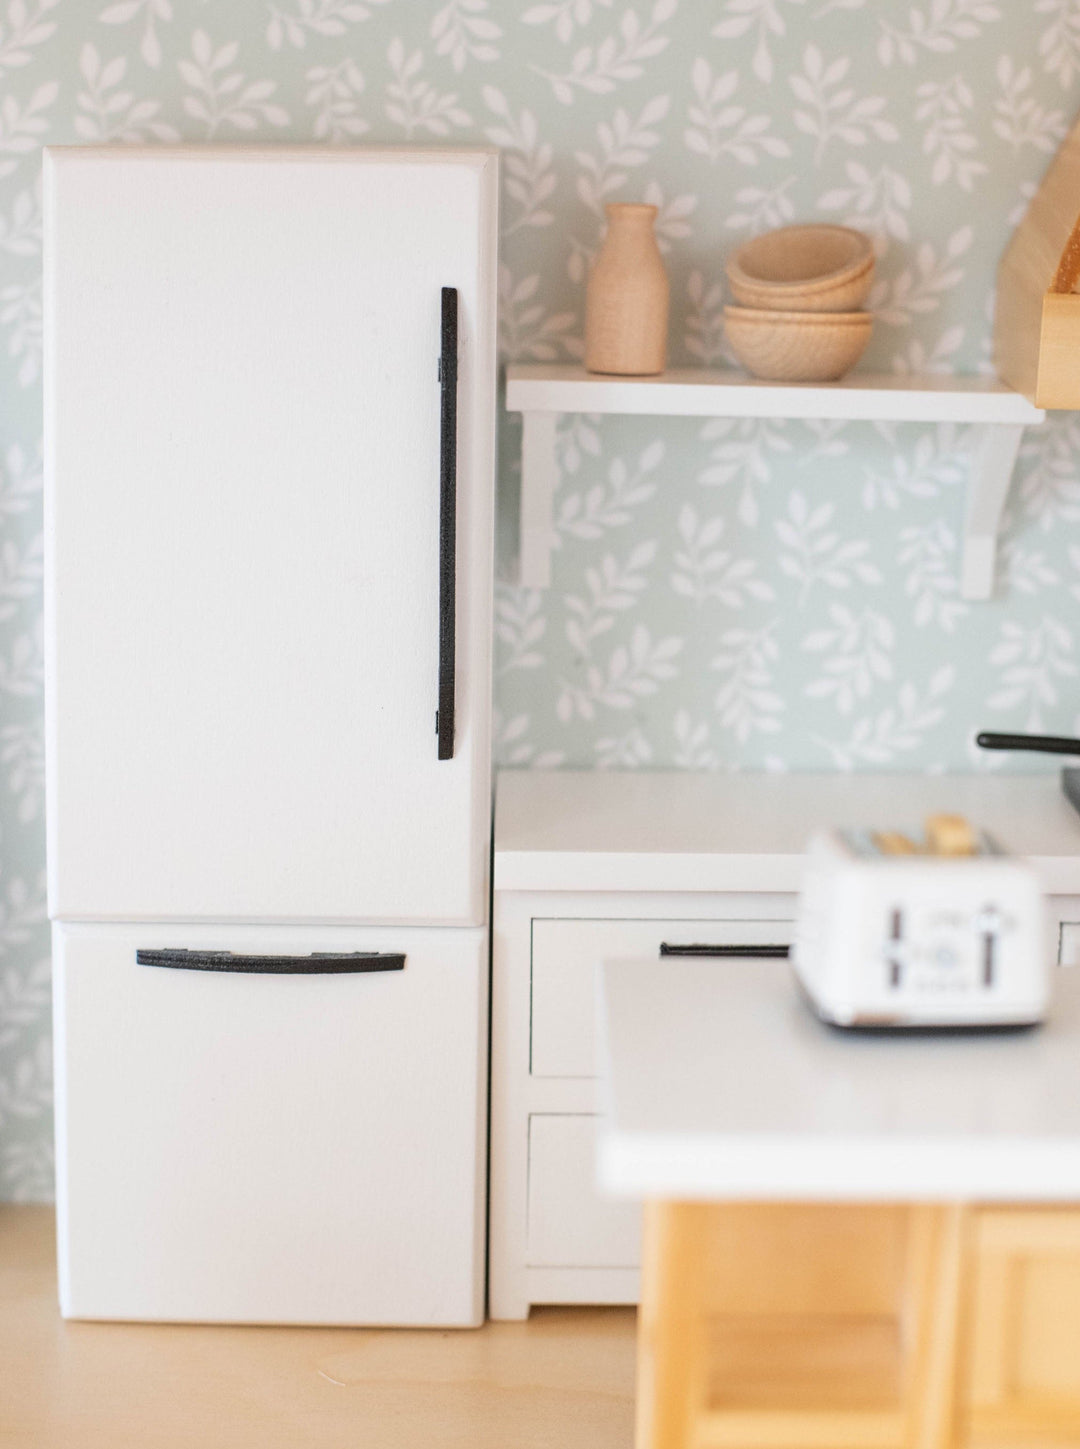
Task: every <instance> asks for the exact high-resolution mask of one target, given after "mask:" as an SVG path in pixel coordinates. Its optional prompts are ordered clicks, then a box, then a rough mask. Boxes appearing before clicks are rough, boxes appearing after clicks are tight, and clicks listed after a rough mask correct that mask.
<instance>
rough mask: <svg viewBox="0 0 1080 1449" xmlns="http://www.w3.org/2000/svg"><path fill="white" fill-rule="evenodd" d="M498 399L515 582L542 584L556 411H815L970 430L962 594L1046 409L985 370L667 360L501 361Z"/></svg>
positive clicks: (973, 586)
mask: <svg viewBox="0 0 1080 1449" xmlns="http://www.w3.org/2000/svg"><path fill="white" fill-rule="evenodd" d="M506 407H507V410H508V411H509V412H518V413H521V414H522V421H523V424H524V433H523V439H522V450H521V555H520V559H521V573H520V577H521V583H522V584H523V585H525V586H526V587H529V588H546V587H547V586H548V585H549V584H550V582H551V547H552V519H553V500H554V495H555V488H556V486H557V484H558V478H559V469H558V460H557V457H556V451H555V424H556V419H557V418H558V415H559V414H560V413H618V414H639V415H651V416H654V417H683V418H692V417H696V418H801V419H807V418H818V419H824V420H831V421H845V422H858V421H864V422H878V421H889V422H905V423H910V422H914V423H967V424H972V425H974V426H976V427H978V428H979V430H980V432H979V437H978V441H977V443H976V447H975V454H974V456H973V458H972V464H971V476H970V479H969V482H968V498H967V511H966V515H965V520H964V544H963V571H962V577H961V593H962V594H963V597H964V598H965V599H988V598H989V597H990V595H991V592H992V590H993V584H994V561H995V556H996V552H997V533H998V526H999V524H1000V522H1001V513H1002V509H1003V508H1004V506H1005V498H1006V496H1007V494H1008V491H1009V483H1010V481H1011V479H1012V472H1013V466H1014V464H1015V462H1016V456H1017V453H1018V452H1019V449H1020V441H1021V438H1022V437H1023V432H1024V429H1025V428H1026V427H1028V426H1030V425H1032V424H1035V423H1041V422H1042V421H1043V420H1044V418H1045V417H1046V414H1045V413H1044V412H1043V411H1042V409H1041V408H1037V407H1034V406H1033V405H1032V404H1031V403H1030V402H1028V400H1027V399H1026V398H1025V397H1023V396H1021V394H1019V393H1017V392H1013V391H1012V389H1011V388H1008V387H1006V386H1005V385H1004V384H1003V383H1000V382H998V381H996V380H995V379H993V378H985V377H893V376H890V375H886V374H870V373H866V374H863V375H856V376H853V377H849V378H846V379H845V380H844V381H843V382H833V383H778V382H758V381H756V380H755V379H753V378H750V377H745V376H744V375H742V374H741V373H737V372H714V371H706V370H704V369H700V368H686V369H673V370H671V371H669V372H666V373H664V374H663V376H661V377H630V378H626V377H600V376H596V375H595V374H592V373H588V372H586V371H585V369H584V368H583V367H573V366H551V365H547V364H538V365H530V366H524V365H515V366H512V367H509V368H507V373H506Z"/></svg>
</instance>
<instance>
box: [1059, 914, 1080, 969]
mask: <svg viewBox="0 0 1080 1449" xmlns="http://www.w3.org/2000/svg"><path fill="white" fill-rule="evenodd" d="M1058 960H1059V962H1060V964H1061V965H1062V966H1080V922H1077V921H1063V922H1062V925H1061V946H1060V952H1059V956H1058Z"/></svg>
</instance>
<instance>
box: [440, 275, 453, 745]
mask: <svg viewBox="0 0 1080 1449" xmlns="http://www.w3.org/2000/svg"><path fill="white" fill-rule="evenodd" d="M457 357H458V294H457V288H456V287H444V288H443V289H442V354H441V356H440V357H439V385H440V397H441V404H442V406H441V416H440V422H439V707H438V709H437V710H436V711H435V733H436V734H437V735H438V739H439V759H440V760H452V759H453V758H454V669H455V657H454V656H455V635H456V633H457V365H458V364H457Z"/></svg>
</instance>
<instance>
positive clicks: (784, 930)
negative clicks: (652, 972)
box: [488, 771, 1080, 1318]
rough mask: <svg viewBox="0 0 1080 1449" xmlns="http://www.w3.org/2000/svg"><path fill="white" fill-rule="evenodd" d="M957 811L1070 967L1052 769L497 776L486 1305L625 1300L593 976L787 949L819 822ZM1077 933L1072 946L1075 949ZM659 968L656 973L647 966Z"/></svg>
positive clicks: (1065, 825)
mask: <svg viewBox="0 0 1080 1449" xmlns="http://www.w3.org/2000/svg"><path fill="white" fill-rule="evenodd" d="M934 811H948V812H958V813H963V814H967V815H968V816H969V817H970V818H971V819H972V820H973V821H976V822H977V823H978V824H980V825H981V826H982V827H983V828H984V829H986V830H988V831H989V832H990V833H991V834H992V835H994V836H995V837H996V838H997V839H998V840H999V841H1000V842H1001V843H1002V845H1004V846H1005V847H1006V848H1007V849H1011V850H1013V851H1016V852H1018V853H1023V854H1026V855H1030V856H1031V857H1032V859H1033V860H1034V861H1035V864H1036V865H1037V867H1038V869H1039V871H1040V873H1041V876H1042V880H1043V884H1044V887H1045V889H1046V890H1047V892H1048V893H1049V895H1050V897H1051V900H1050V913H1051V917H1052V921H1053V925H1054V928H1055V929H1054V932H1053V935H1052V937H1051V939H1057V938H1058V937H1059V935H1060V939H1061V942H1062V959H1063V960H1065V961H1069V960H1073V961H1076V960H1080V947H1076V940H1074V938H1077V931H1078V927H1077V926H1076V925H1073V924H1069V923H1070V922H1076V921H1078V920H1080V818H1077V816H1076V815H1075V813H1074V812H1073V811H1072V809H1071V807H1070V806H1069V805H1068V803H1067V802H1066V801H1065V800H1064V799H1063V798H1062V797H1061V795H1060V792H1059V788H1058V784H1057V780H1056V778H1054V777H1050V776H1042V777H1033V776H1030V775H1028V776H1024V777H1022V778H1014V779H1009V778H1005V777H1000V776H998V777H994V778H992V779H988V778H986V777H985V776H969V777H948V778H942V777H930V776H919V777H915V776H876V777H873V776H862V777H860V776H837V775H828V776H824V775H823V776H780V775H759V776H753V775H710V776H696V775H691V774H686V773H678V772H672V773H668V774H651V773H645V772H642V773H633V774H622V775H620V774H617V773H611V772H607V771H598V772H595V773H588V774H584V773H576V772H571V771H567V772H560V773H557V774H546V773H544V772H539V771H527V772H504V773H502V774H500V776H499V781H498V795H497V801H496V821H495V894H494V910H493V917H492V932H493V936H492V1016H491V1021H492V1070H491V1177H490V1233H489V1296H488V1303H489V1311H490V1312H491V1314H492V1316H493V1317H495V1318H522V1317H524V1316H525V1315H526V1314H527V1313H528V1311H529V1307H530V1305H531V1304H533V1303H632V1302H636V1301H637V1296H638V1290H639V1277H640V1275H639V1268H638V1263H639V1248H638V1243H639V1233H640V1222H639V1210H638V1208H637V1206H636V1205H635V1204H633V1203H628V1202H625V1201H622V1200H619V1199H616V1198H612V1197H608V1196H606V1195H604V1194H603V1193H601V1192H600V1190H599V1189H598V1188H597V1186H596V1181H595V1161H594V1157H595V1154H594V1149H593V1141H594V1136H595V1129H596V1123H597V1120H598V1118H597V1114H598V1113H600V1112H601V1111H602V1110H603V1103H602V1102H601V1101H600V1100H598V1093H597V1083H596V1081H595V1060H596V1031H597V1014H596V1012H597V1006H596V1000H597V998H596V971H597V967H598V965H599V963H600V962H601V961H603V960H605V959H615V958H618V957H626V956H651V957H654V958H656V957H658V956H659V951H660V946H661V943H667V945H668V946H670V947H678V946H680V945H681V946H686V945H699V946H700V945H710V944H711V945H714V946H729V947H730V946H746V947H749V948H750V949H751V950H753V949H760V948H761V947H763V946H769V945H784V944H786V943H787V942H788V941H789V940H790V934H791V931H792V920H793V918H794V915H795V907H796V892H797V891H798V889H799V884H800V877H801V871H802V859H803V850H804V847H805V845H806V841H807V839H808V838H809V836H810V833H811V831H812V830H813V829H814V828H815V827H818V826H822V825H825V824H836V825H841V826H844V825H847V826H858V825H866V824H882V825H890V824H891V825H897V826H901V827H906V828H910V827H913V826H918V825H919V824H920V823H921V821H922V820H923V819H924V818H925V816H926V815H928V814H931V813H932V812H934ZM1077 939H1080V938H1077ZM661 969H663V968H662V966H661Z"/></svg>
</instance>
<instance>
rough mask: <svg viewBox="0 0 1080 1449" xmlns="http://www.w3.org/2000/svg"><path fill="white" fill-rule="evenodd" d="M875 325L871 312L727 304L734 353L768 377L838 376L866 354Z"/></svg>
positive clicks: (812, 378)
mask: <svg viewBox="0 0 1080 1449" xmlns="http://www.w3.org/2000/svg"><path fill="white" fill-rule="evenodd" d="M873 326H874V316H873V313H872V312H769V311H764V310H761V309H759V308H755V307H725V308H724V327H725V330H726V332H727V336H728V341H729V342H730V343H731V346H732V349H733V350H734V352H735V356H736V357H737V358H738V359H739V361H740V362H741V363H742V365H743V366H744V367H745V368H746V370H747V372H750V373H752V374H753V375H754V377H760V378H764V379H765V380H766V381H769V382H834V381H835V380H836V379H837V378H838V377H843V375H844V373H845V372H847V371H849V369H851V368H852V367H854V366H855V364H856V363H857V362H858V360H859V358H860V357H861V356H862V355H863V352H864V351H865V349H866V344H867V343H868V342H869V341H870V333H871V331H872V330H873Z"/></svg>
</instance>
